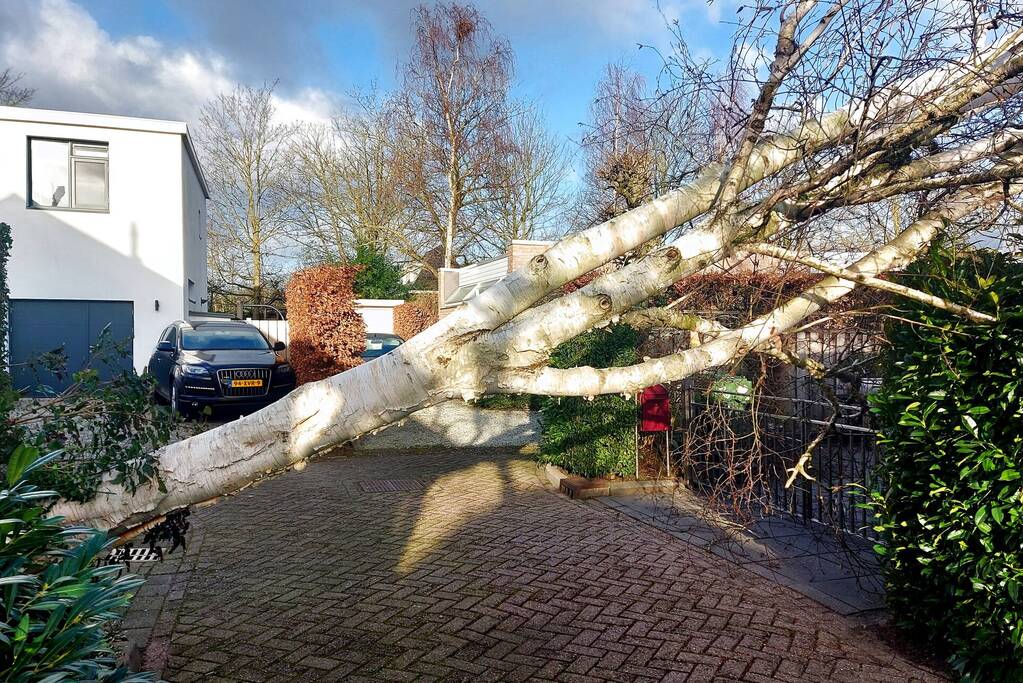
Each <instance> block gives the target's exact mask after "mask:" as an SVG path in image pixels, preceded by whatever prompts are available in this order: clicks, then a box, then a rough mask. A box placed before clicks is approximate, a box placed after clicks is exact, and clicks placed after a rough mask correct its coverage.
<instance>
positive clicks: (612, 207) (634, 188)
mask: <svg viewBox="0 0 1023 683" xmlns="http://www.w3.org/2000/svg"><path fill="white" fill-rule="evenodd" d="M582 149H583V153H584V154H585V159H586V189H585V191H584V196H583V202H584V206H585V209H584V210H585V216H586V219H587V221H588V222H589V223H590V224H592V223H594V222H596V223H599V222H603V221H605V220H608V219H609V218H613V217H614V216H617V215H618V214H620V213H622V212H624V211H627V210H629V209H633V208H635V207H637V206H639V205H640V204H642V203H643V202H644V201H646V200H647V199H649V198H650V197H651V196H653V193H654V178H655V175H656V172H655V163H656V155H655V154H654V149H653V134H652V117H651V111H650V99H649V98H648V97H647V95H646V93H645V84H644V81H643V78H642V77H641V76H640V75H639V74H637V73H636V72H634V71H632V70H631V69H629V68H627V67H626V66H624V65H622V64H608V65H607V66H606V67H605V70H604V76H603V77H602V78H601V80H600V81H599V82H598V83H597V87H596V94H595V95H594V98H593V102H591V103H590V121H589V124H588V126H587V129H586V134H585V135H584V136H583V139H582Z"/></svg>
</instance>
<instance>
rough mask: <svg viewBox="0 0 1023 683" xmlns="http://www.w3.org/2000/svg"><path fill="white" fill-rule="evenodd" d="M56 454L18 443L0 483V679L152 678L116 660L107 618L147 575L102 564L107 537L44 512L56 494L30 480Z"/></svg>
mask: <svg viewBox="0 0 1023 683" xmlns="http://www.w3.org/2000/svg"><path fill="white" fill-rule="evenodd" d="M55 456H56V454H52V455H51V456H47V457H46V458H39V452H38V450H36V449H35V448H33V447H30V446H19V447H18V448H16V449H15V450H14V452H13V453H12V454H11V457H10V459H9V461H8V463H7V468H6V469H7V472H6V482H5V484H6V487H5V488H4V489H3V490H0V596H2V599H0V680H4V681H19V682H22V681H23V682H25V683H28V682H29V681H32V682H35V681H44V682H52V683H56V682H57V681H110V682H113V681H152V680H155V679H154V678H153V677H152V676H151V675H149V674H133V673H131V672H129V671H128V670H126V669H125V668H123V667H118V666H117V664H116V656H115V654H114V652H113V650H112V649H111V647H110V644H109V642H108V633H107V629H108V627H109V625H110V623H111V622H113V621H114V620H116V619H118V618H119V616H120V613H121V611H122V610H123V609H124V608H125V607H126V606H127V604H128V602H129V600H130V599H131V596H132V594H133V592H134V591H135V589H137V588H138V587H139V586H140V585H142V580H141V579H139V578H137V577H134V576H121V577H118V576H117V574H118V573H119V572H120V567H118V566H97V558H98V557H99V555H100V553H102V552H103V551H104V550H105V549H106V548H107V547H108V542H107V540H106V538H105V536H104V535H103V534H101V533H100V532H98V531H96V530H94V529H82V528H79V529H68V528H65V527H64V526H63V525H62V524H61V522H62V521H63V520H62V518H60V517H47V516H46V515H45V512H44V509H43V507H42V504H43V503H45V502H48V501H49V500H52V499H53V498H54V497H56V495H57V494H56V493H54V492H52V491H42V490H39V489H38V488H36V487H35V486H34V485H32V484H30V483H28V481H26V475H28V474H30V473H31V472H32V471H34V470H37V469H38V468H39V467H41V466H44V465H45V464H46V463H47V462H51V461H52V460H54V459H55Z"/></svg>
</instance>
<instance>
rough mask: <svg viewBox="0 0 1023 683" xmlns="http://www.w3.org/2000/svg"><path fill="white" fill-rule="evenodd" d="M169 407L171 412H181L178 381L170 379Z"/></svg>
mask: <svg viewBox="0 0 1023 683" xmlns="http://www.w3.org/2000/svg"><path fill="white" fill-rule="evenodd" d="M170 409H171V412H172V413H177V414H181V404H180V403H179V402H178V383H177V382H175V381H174V380H173V378H172V379H171V397H170Z"/></svg>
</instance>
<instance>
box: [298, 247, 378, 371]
mask: <svg viewBox="0 0 1023 683" xmlns="http://www.w3.org/2000/svg"><path fill="white" fill-rule="evenodd" d="M358 272H359V268H358V267H356V266H335V265H323V266H315V267H313V268H307V269H305V270H301V271H298V272H297V273H295V274H294V275H292V276H291V280H289V281H288V287H287V290H286V292H285V296H286V297H287V304H288V321H289V325H290V329H289V336H290V339H291V347H290V350H291V365H292V366H293V367H294V368H295V376H296V379H297V380H298V382H299V384H305V383H306V382H315V381H317V380H321V379H325V378H327V377H330V376H331V375H336V374H337V373H339V372H344V371H345V370H348V369H350V368H353V367H355V366H356V365H358V364H359V363H360V362H361V361H362V359H361V357H360V356H361V354H362V352H363V351H365V349H366V323H365V321H363V319H362V316H361V315H359V313H358V312H357V311H356V310H355V294H354V291H353V290H352V286H353V281H354V279H355V276H356V275H357V274H358Z"/></svg>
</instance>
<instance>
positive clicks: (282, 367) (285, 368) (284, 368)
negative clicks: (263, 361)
mask: <svg viewBox="0 0 1023 683" xmlns="http://www.w3.org/2000/svg"><path fill="white" fill-rule="evenodd" d="M277 372H279V373H281V374H283V375H288V374H291V372H293V371H292V369H291V366H290V365H288V364H287V363H278V364H277Z"/></svg>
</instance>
